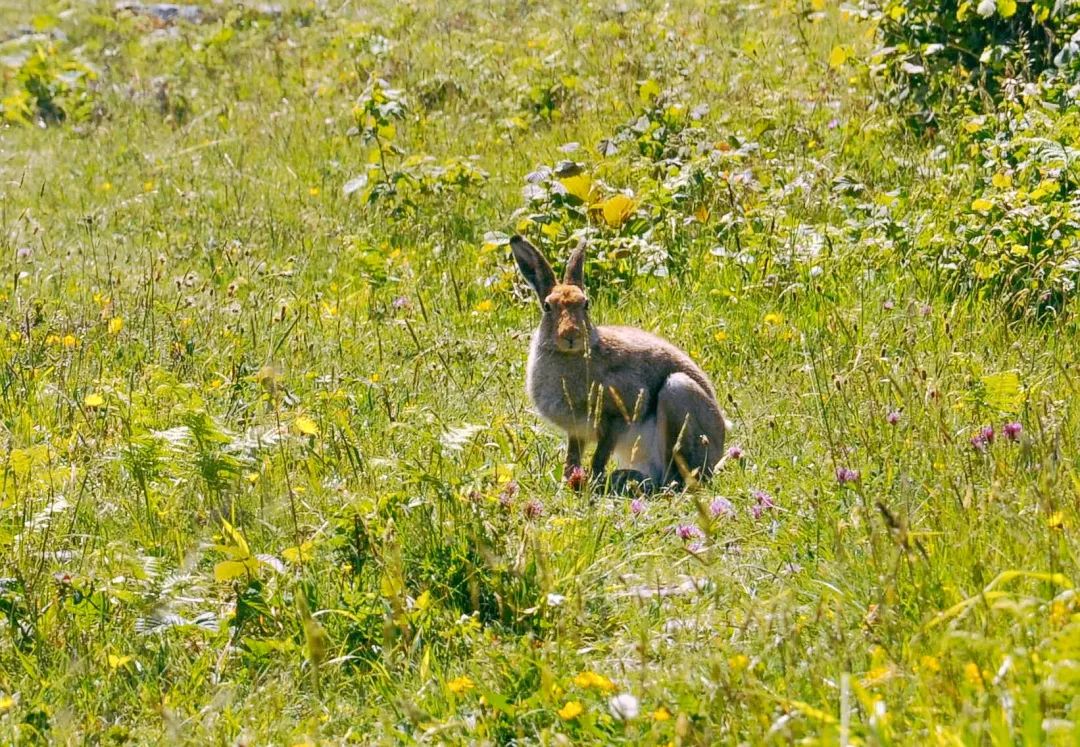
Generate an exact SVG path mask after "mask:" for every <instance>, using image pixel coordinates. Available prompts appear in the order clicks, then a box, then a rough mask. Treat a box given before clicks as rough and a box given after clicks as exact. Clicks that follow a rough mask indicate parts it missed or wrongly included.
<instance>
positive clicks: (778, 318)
mask: <svg viewBox="0 0 1080 747" xmlns="http://www.w3.org/2000/svg"><path fill="white" fill-rule="evenodd" d="M765 323H766V324H783V323H784V315H783V314H780V313H778V312H776V311H770V312H769V313H768V314H766V315H765Z"/></svg>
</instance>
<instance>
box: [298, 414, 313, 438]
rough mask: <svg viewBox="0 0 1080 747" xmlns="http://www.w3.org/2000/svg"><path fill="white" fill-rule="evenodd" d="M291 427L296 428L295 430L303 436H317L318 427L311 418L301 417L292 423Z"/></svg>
mask: <svg viewBox="0 0 1080 747" xmlns="http://www.w3.org/2000/svg"><path fill="white" fill-rule="evenodd" d="M293 425H294V426H296V430H298V431H300V432H301V433H303V434H304V435H305V436H317V435H319V426H318V425H316V424H315V421H314V420H312V419H311V418H306V417H304V416H303V415H301V416H300V417H298V418H297V419H296V420H294V421H293Z"/></svg>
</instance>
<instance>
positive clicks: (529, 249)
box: [510, 236, 555, 303]
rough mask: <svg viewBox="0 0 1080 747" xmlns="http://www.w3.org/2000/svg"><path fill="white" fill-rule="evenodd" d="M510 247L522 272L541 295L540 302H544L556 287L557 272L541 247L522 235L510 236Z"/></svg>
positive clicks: (538, 294)
mask: <svg viewBox="0 0 1080 747" xmlns="http://www.w3.org/2000/svg"><path fill="white" fill-rule="evenodd" d="M510 249H511V250H512V251H513V252H514V259H516V260H517V264H518V268H519V269H520V270H521V274H522V275H524V276H525V280H527V281H528V283H529V285H531V286H532V287H533V290H534V291H536V295H537V296H539V297H540V303H543V302H544V299H545V298H547V296H548V294H549V293H551V289H552V288H554V287H555V273H554V272H552V270H551V265H549V264H548V261H547V260H546V259H544V255H543V254H541V253H540V250H539V249H537V248H536V247H535V246H533V245H532V244H530V243H529V242H528V241H526V240H525V239H523V238H522V237H520V236H511V237H510Z"/></svg>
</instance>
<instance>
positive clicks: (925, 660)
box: [919, 656, 941, 673]
mask: <svg viewBox="0 0 1080 747" xmlns="http://www.w3.org/2000/svg"><path fill="white" fill-rule="evenodd" d="M919 668H920V669H922V670H923V671H924V672H935V673H936V672H940V671H941V664H940V663H939V662H938V660H937V658H935V657H933V656H923V657H920V658H919Z"/></svg>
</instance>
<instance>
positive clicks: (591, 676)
mask: <svg viewBox="0 0 1080 747" xmlns="http://www.w3.org/2000/svg"><path fill="white" fill-rule="evenodd" d="M574 684H575V685H577V686H578V687H583V688H585V689H586V690H588V689H595V690H601V691H603V692H611V691H613V690H614V689H615V683H614V682H612V681H611V680H609V679H608V678H607V677H605V676H604V675H602V674H597V673H596V672H594V671H592V670H591V669H586V670H585V671H584V672H582V673H581V674H579V675H577V676H576V677H574Z"/></svg>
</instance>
